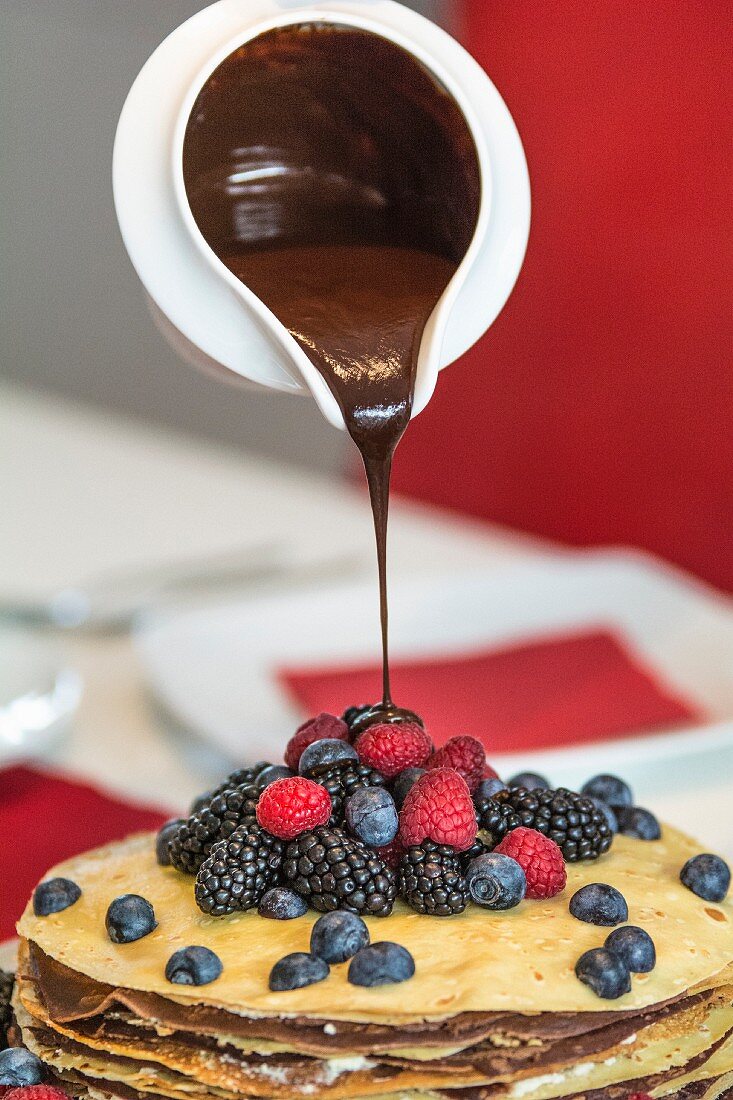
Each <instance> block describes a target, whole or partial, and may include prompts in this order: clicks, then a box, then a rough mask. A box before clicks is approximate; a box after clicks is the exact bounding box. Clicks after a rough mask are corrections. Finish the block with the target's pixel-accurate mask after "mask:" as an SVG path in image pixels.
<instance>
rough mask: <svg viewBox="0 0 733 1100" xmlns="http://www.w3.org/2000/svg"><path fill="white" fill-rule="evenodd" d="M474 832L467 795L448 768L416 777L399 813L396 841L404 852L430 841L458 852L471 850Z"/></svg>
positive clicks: (460, 778) (473, 816) (462, 783)
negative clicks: (406, 849)
mask: <svg viewBox="0 0 733 1100" xmlns="http://www.w3.org/2000/svg"><path fill="white" fill-rule="evenodd" d="M477 830H478V824H477V822H476V811H475V810H474V807H473V802H472V801H471V792H470V791H469V789H468V787H467V786H466V781H465V779H464V778H463V776H462V775H459V773H458V772H457V771H454V770H453V769H452V768H436V770H435V771H431V772H427V773H426V774H425V775H422V776H420V778H419V779H418V780H417V782H416V783H415V784H414V786H412V787H411V788H410V790H409V791H408V793H407V798H406V799H405V801H404V804H403V806H402V810H401V811H400V832H399V839H400V841H401V842H402V844H403V845H404V846H405V847H406V848H409V847H412V846H413V845H418V844H422V842H423V841H424V840H432V841H433V842H434V843H435V844H441V845H442V844H448V845H450V846H451V847H452V848H455V849H456V851H458V852H462V851H464V850H465V849H466V848H470V847H471V845H472V844H473V842H474V840H475V839H476V832H477Z"/></svg>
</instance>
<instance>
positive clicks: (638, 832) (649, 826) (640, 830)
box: [616, 806, 662, 840]
mask: <svg viewBox="0 0 733 1100" xmlns="http://www.w3.org/2000/svg"><path fill="white" fill-rule="evenodd" d="M616 816H617V817H618V831H619V832H620V833H623V835H624V836H631V837H634V838H635V839H636V840H659V838H660V837H661V835H662V830H661V828H660V827H659V822H658V821H657V819H656V817H655V816H654V814H653V813H651V812H650V811H649V810H643V809H642V808H641V806H627V807H625V808H624V809H618V810H617V811H616Z"/></svg>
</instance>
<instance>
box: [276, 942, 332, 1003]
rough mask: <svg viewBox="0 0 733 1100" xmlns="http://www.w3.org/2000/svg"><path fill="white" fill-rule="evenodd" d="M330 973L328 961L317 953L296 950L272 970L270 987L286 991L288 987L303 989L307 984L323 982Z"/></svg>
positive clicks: (282, 991) (279, 991) (278, 991)
mask: <svg viewBox="0 0 733 1100" xmlns="http://www.w3.org/2000/svg"><path fill="white" fill-rule="evenodd" d="M328 975H329V968H328V963H327V962H325V961H324V960H323V959H319V958H318V956H317V955H307V954H306V953H305V951H294V952H293V953H292V955H286V956H285V958H284V959H280V961H279V962H276V963H275V965H274V966H273V968H272V970H271V971H270V989H271V990H272V991H273V993H284V992H285V991H286V990H288V989H302V988H303V986H305V985H313V984H314V982H322V981H323V979H324V978H327V977H328Z"/></svg>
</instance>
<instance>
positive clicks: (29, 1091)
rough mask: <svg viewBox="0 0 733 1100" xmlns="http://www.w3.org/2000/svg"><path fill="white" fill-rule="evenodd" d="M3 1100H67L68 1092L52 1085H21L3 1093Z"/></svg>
mask: <svg viewBox="0 0 733 1100" xmlns="http://www.w3.org/2000/svg"><path fill="white" fill-rule="evenodd" d="M5 1100H69V1094H68V1092H62V1091H61V1089H55V1088H54V1087H53V1085H23V1086H22V1087H19V1088H15V1089H7V1090H6V1091H5Z"/></svg>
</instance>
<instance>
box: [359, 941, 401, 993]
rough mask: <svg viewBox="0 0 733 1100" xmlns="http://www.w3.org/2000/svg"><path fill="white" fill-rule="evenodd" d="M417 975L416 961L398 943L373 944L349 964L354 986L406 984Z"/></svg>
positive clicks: (364, 948) (362, 950) (363, 948)
mask: <svg viewBox="0 0 733 1100" xmlns="http://www.w3.org/2000/svg"><path fill="white" fill-rule="evenodd" d="M414 973H415V960H414V959H413V957H412V955H411V954H410V952H409V951H408V950H407V948H405V947H401V946H400V944H398V943H389V942H387V941H384V942H383V943H373V944H371V946H370V947H362V949H361V951H357V953H356V955H354V957H353V959H352V960H351V962H350V963H349V973H348V975H347V977H348V979H349V981H350V982H351V984H352V985H365V986H369V987H371V986H375V985H389V984H391V983H393V982H405V981H407V979H408V978H411V977H412V975H413V974H414Z"/></svg>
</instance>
